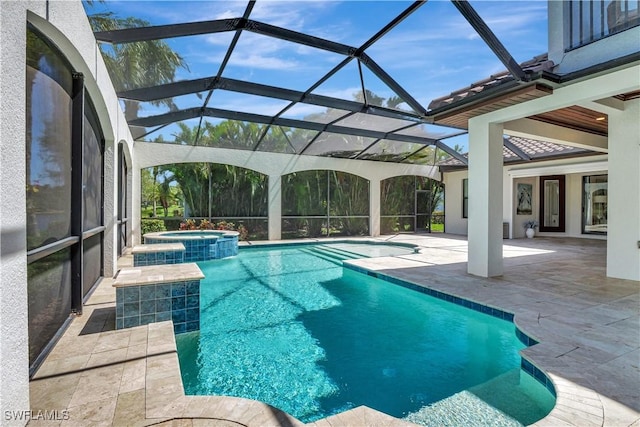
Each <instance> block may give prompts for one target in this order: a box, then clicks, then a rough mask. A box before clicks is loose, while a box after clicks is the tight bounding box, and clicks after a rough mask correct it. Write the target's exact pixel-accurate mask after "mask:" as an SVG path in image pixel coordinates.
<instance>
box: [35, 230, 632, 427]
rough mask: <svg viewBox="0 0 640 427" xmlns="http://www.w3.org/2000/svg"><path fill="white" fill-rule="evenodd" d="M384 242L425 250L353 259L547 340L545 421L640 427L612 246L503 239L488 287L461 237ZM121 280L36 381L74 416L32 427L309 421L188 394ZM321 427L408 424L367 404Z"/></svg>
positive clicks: (38, 402)
mask: <svg viewBox="0 0 640 427" xmlns="http://www.w3.org/2000/svg"><path fill="white" fill-rule="evenodd" d="M378 240H390V241H402V242H407V243H414V244H417V245H419V246H420V253H418V254H411V255H404V256H398V257H385V258H376V259H362V260H355V261H352V262H353V263H354V264H356V265H358V266H360V267H362V268H366V269H370V270H376V271H380V272H382V273H384V274H388V275H391V276H395V277H399V278H402V279H405V280H408V281H411V282H413V283H416V284H419V285H424V286H429V287H431V288H434V289H437V290H440V291H443V292H446V293H450V294H454V295H457V296H459V297H463V298H466V299H471V300H474V301H476V302H480V303H483V304H487V305H491V306H494V307H498V308H502V309H504V310H506V311H510V312H513V313H515V315H516V317H515V322H516V323H517V324H518V326H519V327H520V328H521V329H522V330H523V331H525V332H526V333H527V334H529V335H530V336H532V337H533V338H535V339H537V340H539V341H540V344H538V345H535V346H533V347H530V348H527V349H525V350H524V352H523V354H524V356H525V357H527V358H528V359H529V360H530V361H531V362H533V363H534V364H535V365H536V366H538V367H539V368H541V369H543V370H544V371H545V372H547V374H548V375H549V376H550V377H551V379H552V380H553V382H554V385H555V387H556V390H557V394H558V399H557V403H556V406H555V408H554V409H553V411H552V412H551V414H550V415H549V416H548V417H546V418H544V419H543V420H541V421H539V422H538V423H537V425H540V426H563V425H573V426H589V425H598V426H602V425H605V426H636V427H640V367H639V366H640V283H639V282H635V281H627V280H618V279H609V278H606V277H605V260H606V242H604V241H600V240H587V239H563V238H554V239H549V238H535V239H531V240H508V241H507V240H506V241H505V247H504V256H505V274H504V275H503V276H502V277H499V278H494V279H482V278H478V277H474V276H470V275H468V274H467V273H466V256H467V244H466V240H464V239H462V238H459V237H455V236H448V235H441V236H438V235H401V236H386V237H381V238H379V239H378ZM323 241H325V242H326V240H323ZM127 263H130V258H127V257H124V258H122V259H121V262H120V264H121V266H125V265H127ZM129 265H130V264H129ZM112 283H113V281H112V280H111V279H105V280H103V282H102V283H101V284H100V286H99V287H98V288H97V289H96V291H95V292H94V293H93V295H92V296H91V298H90V299H89V301H88V303H87V305H86V306H85V311H84V314H83V315H82V316H80V317H78V318H76V319H74V321H73V322H72V324H71V326H70V327H69V328H68V330H67V331H66V332H65V334H64V336H63V337H62V338H61V340H60V341H59V342H58V344H57V345H56V346H55V348H54V349H53V351H52V352H51V353H50V354H49V356H48V357H47V359H46V361H45V362H44V364H43V365H42V367H41V368H40V370H39V371H38V372H37V374H36V375H35V377H34V379H33V380H32V382H31V406H32V408H31V409H32V410H34V411H37V410H48V411H52V410H58V411H62V410H67V411H68V415H69V419H68V420H61V421H58V422H43V421H32V422H31V423H30V425H40V424H43V425H44V424H46V425H63V426H64V425H105V426H108V425H114V426H120V425H140V426H142V425H166V426H169V425H171V426H201V425H202V426H239V425H245V426H296V425H302V423H301V422H300V421H298V420H296V419H295V418H293V417H291V416H289V415H287V414H285V413H283V412H281V411H279V410H277V409H275V408H273V407H270V406H268V405H265V404H263V403H260V402H255V401H251V400H247V399H238V398H229V397H220V396H210V397H206V396H184V392H183V389H182V383H181V380H180V373H179V366H178V358H177V353H176V348H175V340H174V336H173V332H172V327H171V323H169V322H164V323H157V324H151V325H147V326H140V327H136V328H130V329H125V330H119V331H115V330H114V326H115V322H114V320H115V289H114V288H113V287H112ZM312 425H315V426H318V427H320V426H323V427H330V426H334V427H336V426H343V425H348V426H405V425H410V424H409V423H406V422H404V421H402V420H398V419H395V418H392V417H389V416H387V415H385V414H382V413H380V412H377V411H374V410H371V409H369V408H365V407H359V408H355V409H352V410H350V411H347V412H344V413H342V414H338V415H335V416H332V417H328V418H325V419H323V420H319V421H317V422H316V423H312Z"/></svg>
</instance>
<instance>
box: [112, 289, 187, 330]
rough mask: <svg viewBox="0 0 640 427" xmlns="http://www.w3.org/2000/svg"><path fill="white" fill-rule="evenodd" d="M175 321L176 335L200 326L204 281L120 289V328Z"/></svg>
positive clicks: (118, 320) (118, 290) (118, 302)
mask: <svg viewBox="0 0 640 427" xmlns="http://www.w3.org/2000/svg"><path fill="white" fill-rule="evenodd" d="M166 320H173V328H174V332H175V333H176V334H179V333H183V332H191V331H196V330H199V329H200V281H199V280H191V281H186V282H173V283H156V284H153V283H151V284H146V285H133V286H123V287H118V288H116V329H124V328H131V327H134V326H140V325H146V324H148V323H153V322H163V321H166Z"/></svg>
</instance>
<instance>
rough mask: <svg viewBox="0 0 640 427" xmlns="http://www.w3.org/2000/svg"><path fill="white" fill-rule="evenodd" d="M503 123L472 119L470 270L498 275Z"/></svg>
mask: <svg viewBox="0 0 640 427" xmlns="http://www.w3.org/2000/svg"><path fill="white" fill-rule="evenodd" d="M502 133H503V126H502V124H495V123H485V122H483V121H481V120H479V119H471V120H469V231H468V238H469V262H468V264H467V271H468V272H469V273H470V274H475V275H477V276H482V277H492V276H499V275H501V274H502V272H503V263H502Z"/></svg>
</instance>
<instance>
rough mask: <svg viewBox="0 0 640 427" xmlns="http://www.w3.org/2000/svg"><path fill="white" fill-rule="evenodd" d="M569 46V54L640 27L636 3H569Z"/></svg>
mask: <svg viewBox="0 0 640 427" xmlns="http://www.w3.org/2000/svg"><path fill="white" fill-rule="evenodd" d="M566 5H567V6H566V7H568V9H569V14H568V15H569V45H568V46H567V50H572V49H575V48H578V47H580V46H584V45H586V44H588V43H591V42H594V41H596V40H600V39H602V38H605V37H607V36H610V35H612V34H616V33H619V32H620V31H624V30H626V29H629V28H631V27H635V26H638V25H640V16H639V15H638V10H639V9H640V0H570V1H568V2H567V3H566Z"/></svg>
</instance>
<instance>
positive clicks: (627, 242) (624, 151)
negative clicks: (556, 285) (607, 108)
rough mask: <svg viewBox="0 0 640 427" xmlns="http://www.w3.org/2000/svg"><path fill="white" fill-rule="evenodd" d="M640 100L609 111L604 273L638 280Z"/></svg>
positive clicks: (639, 250)
mask: <svg viewBox="0 0 640 427" xmlns="http://www.w3.org/2000/svg"><path fill="white" fill-rule="evenodd" d="M638 117H640V99H635V100H631V101H626V102H625V108H624V111H620V112H616V113H612V114H609V183H608V209H607V210H608V215H607V223H608V226H607V228H608V229H607V276H608V277H616V278H620V279H629V280H640V247H639V245H640V145H638V141H640V122H638Z"/></svg>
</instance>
